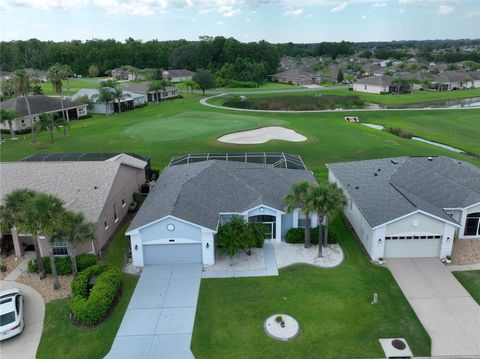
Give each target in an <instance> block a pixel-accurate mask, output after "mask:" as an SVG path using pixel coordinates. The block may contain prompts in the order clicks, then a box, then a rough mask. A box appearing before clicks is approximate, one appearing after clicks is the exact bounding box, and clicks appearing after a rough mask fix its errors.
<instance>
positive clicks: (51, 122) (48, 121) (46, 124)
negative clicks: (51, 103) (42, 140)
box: [38, 113, 58, 143]
mask: <svg viewBox="0 0 480 359" xmlns="http://www.w3.org/2000/svg"><path fill="white" fill-rule="evenodd" d="M57 126H58V123H57V119H56V118H55V116H54V115H53V114H51V113H42V114H41V115H40V121H39V122H38V128H43V129H45V130H47V131H48V132H49V133H50V142H51V143H54V140H53V130H55V129H56V128H57Z"/></svg>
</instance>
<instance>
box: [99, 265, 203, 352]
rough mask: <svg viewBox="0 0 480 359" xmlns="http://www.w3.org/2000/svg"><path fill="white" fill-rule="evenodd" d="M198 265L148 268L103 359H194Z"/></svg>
mask: <svg viewBox="0 0 480 359" xmlns="http://www.w3.org/2000/svg"><path fill="white" fill-rule="evenodd" d="M201 273H202V265H201V264H171V265H147V266H145V267H144V269H143V272H142V274H141V276H140V280H139V281H138V283H137V287H136V288H135V292H134V293H133V296H132V299H131V300H130V304H129V305H128V308H127V311H126V312H125V315H124V317H123V320H122V324H121V325H120V328H119V329H118V333H117V336H116V337H115V341H114V342H113V345H112V348H111V349H110V352H109V353H108V354H107V356H106V357H105V358H108V359H116V358H122V359H128V358H132V359H133V358H145V359H149V358H151V359H153V358H162V359H193V358H194V356H193V354H192V352H191V351H190V341H191V338H192V332H193V324H194V321H195V311H196V309H197V299H198V291H199V289H200V280H201Z"/></svg>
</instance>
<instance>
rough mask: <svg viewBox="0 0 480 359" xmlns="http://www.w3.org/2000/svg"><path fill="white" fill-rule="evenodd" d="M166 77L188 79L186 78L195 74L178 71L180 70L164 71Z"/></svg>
mask: <svg viewBox="0 0 480 359" xmlns="http://www.w3.org/2000/svg"><path fill="white" fill-rule="evenodd" d="M165 72H166V73H167V76H168V77H188V76H195V75H196V72H193V71H190V70H185V69H180V70H166V71H165Z"/></svg>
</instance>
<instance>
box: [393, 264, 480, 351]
mask: <svg viewBox="0 0 480 359" xmlns="http://www.w3.org/2000/svg"><path fill="white" fill-rule="evenodd" d="M386 265H387V267H388V268H389V269H390V271H391V272H392V274H393V276H394V277H395V280H396V281H397V283H398V285H399V286H400V288H401V289H402V291H403V293H404V294H405V296H406V297H407V299H408V301H409V303H410V305H411V306H412V308H413V310H414V311H415V313H416V314H417V316H418V319H420V321H421V322H422V324H423V326H424V328H425V329H426V330H427V332H428V334H429V335H430V338H431V339H432V356H438V357H441V356H445V357H455V356H456V357H460V356H480V306H479V305H478V304H477V303H476V302H475V300H474V299H473V298H472V297H471V296H470V294H469V293H468V292H467V291H466V290H465V288H463V286H462V285H461V284H460V283H459V282H458V281H457V280H456V278H455V277H454V276H453V275H452V273H451V272H450V271H449V269H448V268H447V267H446V266H445V265H444V264H443V263H441V262H440V260H438V259H436V258H412V259H388V260H386ZM414 354H415V353H414Z"/></svg>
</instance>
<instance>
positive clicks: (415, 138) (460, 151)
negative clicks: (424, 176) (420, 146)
mask: <svg viewBox="0 0 480 359" xmlns="http://www.w3.org/2000/svg"><path fill="white" fill-rule="evenodd" d="M362 125H363V126H367V127H370V128H373V129H375V130H379V131H383V130H384V129H385V127H383V126H382V125H375V124H373V123H362ZM411 139H412V140H414V141H420V142H424V143H428V144H430V145H433V146H437V147H441V148H443V149H446V150H449V151H453V152H456V153H465V151H462V150H461V149H459V148H456V147H452V146H448V145H444V144H443V143H438V142H434V141H429V140H426V139H424V138H421V137H412V138H411Z"/></svg>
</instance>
